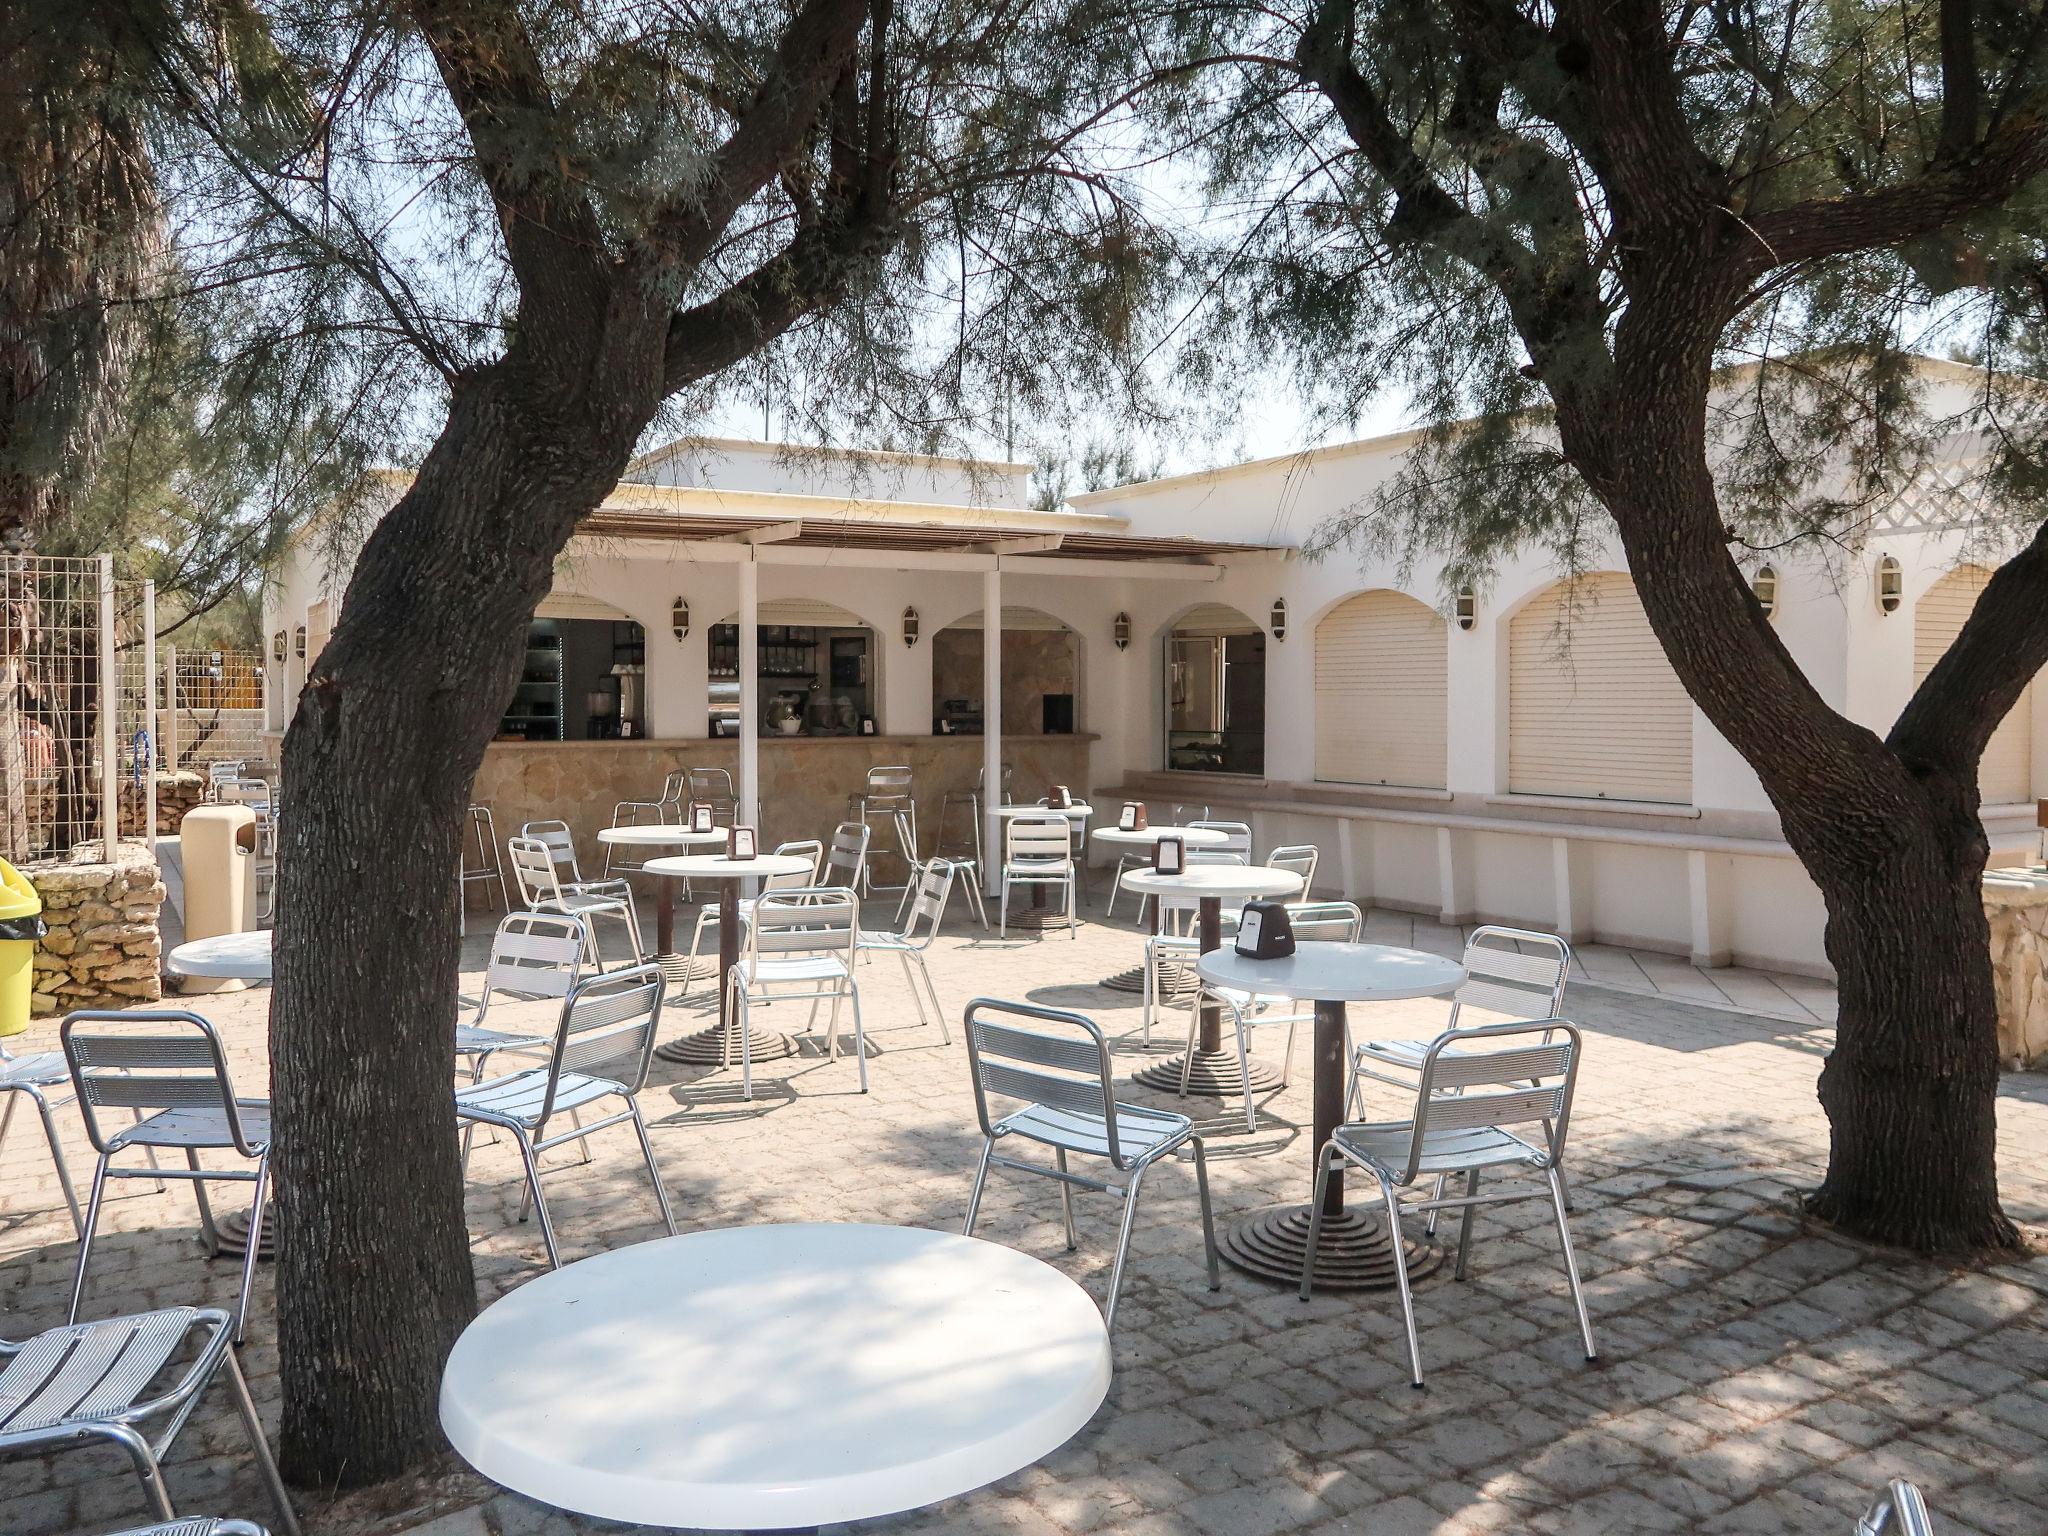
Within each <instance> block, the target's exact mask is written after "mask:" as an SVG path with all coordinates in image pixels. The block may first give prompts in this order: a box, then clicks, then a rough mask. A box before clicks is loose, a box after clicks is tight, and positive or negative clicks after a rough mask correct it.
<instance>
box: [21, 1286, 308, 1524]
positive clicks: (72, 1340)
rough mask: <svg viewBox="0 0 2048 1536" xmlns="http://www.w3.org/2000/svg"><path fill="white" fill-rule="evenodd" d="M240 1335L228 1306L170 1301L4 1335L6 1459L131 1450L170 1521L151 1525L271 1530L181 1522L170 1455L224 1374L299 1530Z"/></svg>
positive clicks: (281, 1509)
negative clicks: (253, 1394)
mask: <svg viewBox="0 0 2048 1536" xmlns="http://www.w3.org/2000/svg"><path fill="white" fill-rule="evenodd" d="M233 1340H234V1319H233V1318H232V1317H230V1316H229V1314H228V1313H226V1312H225V1311H222V1310H221V1309H220V1308H218V1307H164V1308H161V1309H159V1310H157V1311H154V1312H142V1313H137V1314H135V1315H133V1316H129V1317H111V1318H104V1319H101V1320H98V1321H95V1322H90V1323H71V1324H68V1325H66V1326H65V1327H62V1328H52V1329H50V1330H49V1331H48V1332H47V1333H42V1334H38V1335H37V1336H36V1337H34V1338H32V1339H28V1340H26V1341H25V1342H23V1343H20V1344H12V1343H8V1342H5V1341H0V1362H4V1363H0V1456H36V1455H43V1454H47V1453H48V1452H51V1451H59V1450H73V1449H81V1448H87V1447H92V1446H101V1447H110V1448H118V1449H120V1450H121V1451H123V1452H125V1453H126V1455H127V1456H128V1459H129V1464H130V1465H131V1466H132V1467H133V1468H134V1470H135V1474H136V1477H137V1479H138V1480H139V1481H140V1482H141V1484H142V1488H143V1492H144V1495H145V1497H146V1498H147V1499H148V1501H149V1503H150V1505H151V1506H152V1513H153V1514H154V1516H155V1517H156V1519H157V1520H159V1521H160V1522H168V1523H167V1524H160V1525H158V1526H155V1527H148V1528H146V1529H148V1530H150V1531H151V1532H153V1533H159V1532H172V1533H176V1536H188V1533H197V1536H247V1533H249V1532H252V1531H254V1532H257V1536H262V1533H261V1531H260V1529H259V1528H258V1527H256V1526H253V1525H249V1524H247V1523H245V1522H241V1521H215V1520H213V1519H211V1518H210V1517H209V1518H200V1519H188V1520H183V1521H181V1520H179V1519H178V1515H177V1512H176V1511H175V1510H173V1509H172V1508H171V1500H170V1494H169V1492H168V1491H167V1490H166V1488H165V1486H164V1478H163V1468H162V1461H163V1458H164V1457H165V1456H166V1455H167V1454H168V1453H169V1451H170V1449H171V1445H172V1442H173V1441H175V1440H176V1439H177V1437H178V1434H179V1432H180V1431H181V1430H182V1429H183V1428H184V1427H185V1423H186V1420H187V1419H189V1418H190V1417H191V1415H192V1412H193V1410H194V1409H195V1408H196V1407H197V1406H198V1403H199V1396H200V1394H201V1393H202V1392H203V1391H204V1390H205V1389H206V1387H207V1386H208V1384H210V1383H211V1382H212V1381H213V1380H214V1379H215V1378H216V1377H225V1378H226V1381H227V1385H228V1390H229V1392H230V1394H231V1395H232V1397H233V1398H234V1405H235V1410H236V1412H237V1413H238V1414H239V1415H240V1416H241V1420H242V1425H243V1428H244V1429H246V1430H247V1431H248V1432H249V1436H250V1440H251V1443H252V1445H253V1447H254V1449H255V1452H256V1459H257V1464H258V1467H259V1470H260V1471H261V1472H262V1474H263V1478H264V1482H265V1483H266V1484H267V1485H268V1487H269V1489H270V1495H271V1498H272V1499H273V1500H274V1501H275V1502H276V1505H277V1511H278V1515H279V1519H280V1522H281V1523H280V1525H279V1530H280V1531H282V1532H284V1533H286V1536H299V1524H298V1519H297V1517H296V1516H295V1515H294V1514H293V1513H292V1507H291V1501H290V1500H289V1499H288V1498H287V1497H286V1496H285V1491H284V1484H283V1483H282V1482H281V1481H280V1480H279V1478H278V1475H277V1464H276V1463H275V1462H274V1461H272V1460H271V1456H270V1447H269V1444H268V1443H267V1442H266V1441H265V1440H264V1438H263V1426H262V1423H261V1422H260V1421H259V1420H258V1419H257V1417H256V1405H255V1404H254V1403H253V1402H252V1401H251V1400H250V1397H249V1387H248V1383H247V1382H245V1381H244V1380H243V1379H242V1372H241V1367H240V1365H239V1364H238V1363H237V1361H236V1359H235V1351H234V1347H233ZM176 1362H182V1363H176Z"/></svg>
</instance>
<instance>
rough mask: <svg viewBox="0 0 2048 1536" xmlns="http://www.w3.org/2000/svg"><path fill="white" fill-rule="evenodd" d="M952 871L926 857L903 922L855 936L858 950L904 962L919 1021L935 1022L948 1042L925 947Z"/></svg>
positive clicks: (948, 1033) (935, 929)
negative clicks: (886, 929)
mask: <svg viewBox="0 0 2048 1536" xmlns="http://www.w3.org/2000/svg"><path fill="white" fill-rule="evenodd" d="M953 874H954V869H953V866H952V865H951V864H950V863H948V862H946V861H945V860H943V859H929V860H927V861H926V862H925V863H924V865H923V866H922V867H921V868H920V869H919V870H918V874H917V883H916V884H915V885H913V886H912V887H911V889H910V891H909V892H908V894H909V896H910V897H911V902H910V916H909V919H908V920H907V921H906V922H905V923H904V924H903V926H902V927H901V928H899V929H898V930H897V931H896V932H894V933H863V934H861V935H860V936H859V938H858V939H857V940H856V948H857V949H858V951H859V952H860V953H863V954H892V955H894V956H896V958H897V959H899V960H900V961H902V962H903V979H904V981H905V982H907V983H908V984H909V986H910V999H911V1001H912V1002H913V1003H915V1004H916V1005H917V1021H918V1023H920V1024H933V1023H936V1024H937V1025H938V1026H939V1038H940V1040H941V1041H943V1042H944V1043H945V1044H947V1045H951V1044H952V1043H953V1031H952V1030H951V1029H949V1028H947V1027H946V1010H945V1009H944V1008H942V1007H940V1006H939V994H938V991H937V989H936V988H934V987H933V986H932V973H931V967H930V966H928V965H927V964H926V963H925V951H926V950H928V949H930V948H931V947H932V940H934V939H936V938H937V937H938V936H939V923H940V921H941V920H942V919H943V918H944V917H945V915H946V898H947V897H948V896H949V895H951V894H952V890H953ZM920 928H922V929H923V932H922V933H920V932H919V929H920ZM913 972H914V973H915V974H913ZM920 982H922V983H923V987H924V989H923V990H922V991H919V990H918V984H919V983H920ZM927 1001H929V1002H930V1004H931V1010H930V1012H926V1010H925V1004H926V1002H927Z"/></svg>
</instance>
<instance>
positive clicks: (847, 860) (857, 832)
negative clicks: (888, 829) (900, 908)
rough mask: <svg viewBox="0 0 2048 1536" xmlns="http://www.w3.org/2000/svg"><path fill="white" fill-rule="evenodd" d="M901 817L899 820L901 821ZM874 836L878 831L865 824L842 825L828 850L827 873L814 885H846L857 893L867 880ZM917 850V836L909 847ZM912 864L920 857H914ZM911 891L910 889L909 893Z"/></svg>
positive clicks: (834, 830)
mask: <svg viewBox="0 0 2048 1536" xmlns="http://www.w3.org/2000/svg"><path fill="white" fill-rule="evenodd" d="M901 819H902V817H901V814H900V813H899V815H898V820H901ZM873 836H874V829H873V828H872V827H870V826H869V825H868V824H867V823H866V822H864V821H842V822H841V823H839V825H838V826H836V827H834V828H833V829H832V844H831V846H830V847H829V848H827V849H826V850H825V868H824V872H823V873H822V874H820V875H818V876H817V878H816V879H815V880H814V881H813V882H812V883H813V884H815V885H843V886H845V887H846V888H847V889H848V890H853V891H857V890H859V889H860V883H861V881H862V880H864V879H866V878H867V872H868V843H869V841H870V840H871V839H872V838H873ZM907 846H909V847H910V848H911V849H913V850H914V849H915V848H916V847H917V835H916V834H915V833H912V834H911V838H910V842H909V844H908V845H907ZM911 858H912V862H913V863H915V861H916V854H915V853H914V852H913V853H912V855H911ZM907 888H908V887H907V886H906V889H907Z"/></svg>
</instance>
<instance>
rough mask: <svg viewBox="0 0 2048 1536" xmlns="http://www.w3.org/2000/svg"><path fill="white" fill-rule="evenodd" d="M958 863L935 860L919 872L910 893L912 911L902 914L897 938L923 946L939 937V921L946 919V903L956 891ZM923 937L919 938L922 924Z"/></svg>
mask: <svg viewBox="0 0 2048 1536" xmlns="http://www.w3.org/2000/svg"><path fill="white" fill-rule="evenodd" d="M955 868H956V866H955V865H954V864H952V863H951V862H950V861H949V860H945V859H936V860H934V861H932V862H931V863H929V864H926V865H925V866H924V867H923V868H921V869H920V870H919V871H918V875H917V886H916V889H915V890H914V891H913V892H912V893H911V897H910V910H909V911H908V912H906V913H905V914H904V916H903V927H902V928H901V929H900V930H899V931H898V932H897V935H896V937H897V938H898V939H899V940H901V941H902V942H903V943H905V944H908V945H909V946H910V947H911V948H912V949H924V948H926V947H927V946H928V945H930V943H931V941H932V940H933V939H936V938H937V937H938V936H939V924H940V923H941V922H943V921H944V920H945V916H946V902H947V900H948V899H949V898H950V897H951V896H952V894H953V874H954V870H955ZM920 925H922V926H923V929H924V937H922V938H919V937H918V929H919V926H920Z"/></svg>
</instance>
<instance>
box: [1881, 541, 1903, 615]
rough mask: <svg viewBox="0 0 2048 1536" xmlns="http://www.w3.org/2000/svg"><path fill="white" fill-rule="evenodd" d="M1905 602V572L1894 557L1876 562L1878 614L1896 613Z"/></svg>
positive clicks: (1882, 558)
mask: <svg viewBox="0 0 2048 1536" xmlns="http://www.w3.org/2000/svg"><path fill="white" fill-rule="evenodd" d="M1905 600H1906V572H1905V568H1904V567H1903V566H1901V565H1900V564H1899V562H1898V557H1897V556H1895V555H1880V556H1878V560H1877V607H1878V611H1879V612H1880V613H1897V612H1898V610H1899V604H1900V603H1902V602H1904V601H1905Z"/></svg>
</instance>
